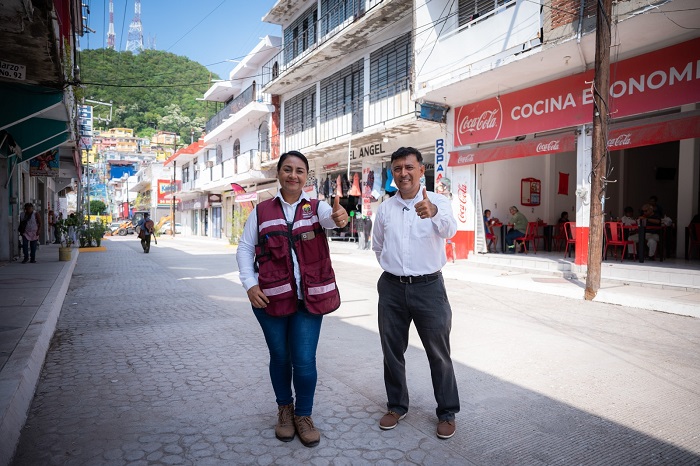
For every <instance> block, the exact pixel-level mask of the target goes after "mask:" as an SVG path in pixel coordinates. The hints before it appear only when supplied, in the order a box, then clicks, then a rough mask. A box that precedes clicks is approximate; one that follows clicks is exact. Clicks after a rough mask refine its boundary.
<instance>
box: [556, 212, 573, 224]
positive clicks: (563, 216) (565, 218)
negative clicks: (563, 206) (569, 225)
mask: <svg viewBox="0 0 700 466" xmlns="http://www.w3.org/2000/svg"><path fill="white" fill-rule="evenodd" d="M570 221H571V220H569V212H567V211H566V210H565V211H563V212H562V213H561V215H560V216H559V220H557V223H566V222H570Z"/></svg>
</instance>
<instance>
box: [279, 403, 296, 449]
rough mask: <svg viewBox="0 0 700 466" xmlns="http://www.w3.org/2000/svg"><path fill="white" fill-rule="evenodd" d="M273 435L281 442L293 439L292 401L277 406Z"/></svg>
mask: <svg viewBox="0 0 700 466" xmlns="http://www.w3.org/2000/svg"><path fill="white" fill-rule="evenodd" d="M275 437H277V438H278V439H279V440H282V441H283V442H291V441H292V440H293V439H294V403H290V404H288V405H284V406H279V407H278V408H277V425H276V426H275Z"/></svg>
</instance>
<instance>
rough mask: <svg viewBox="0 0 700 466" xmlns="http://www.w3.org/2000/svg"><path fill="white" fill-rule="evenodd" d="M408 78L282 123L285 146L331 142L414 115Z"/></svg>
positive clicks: (302, 148) (304, 147)
mask: <svg viewBox="0 0 700 466" xmlns="http://www.w3.org/2000/svg"><path fill="white" fill-rule="evenodd" d="M410 83H411V80H410V78H408V77H406V78H401V79H399V80H397V81H394V82H393V83H391V84H389V85H387V86H384V87H381V88H379V89H376V90H374V91H372V92H370V93H369V94H368V95H366V96H363V97H359V98H357V99H355V100H353V101H351V102H349V103H347V104H342V105H339V106H338V107H335V108H333V109H331V110H329V111H327V112H324V113H322V114H321V115H320V116H319V117H318V118H317V119H316V120H315V121H314V120H311V121H309V122H305V123H297V124H294V125H289V126H285V128H284V131H285V132H284V143H285V147H287V148H292V147H293V148H300V149H301V150H304V149H313V148H314V147H315V146H317V145H321V144H327V143H332V142H334V141H336V140H337V139H338V138H343V137H344V136H349V135H350V134H353V135H358V134H361V133H363V132H366V131H368V130H372V129H373V128H376V127H380V128H384V127H385V126H386V124H387V123H389V124H391V122H392V121H393V120H396V119H398V118H401V117H405V116H412V117H413V116H415V112H416V107H415V103H414V102H413V101H412V100H411V86H410Z"/></svg>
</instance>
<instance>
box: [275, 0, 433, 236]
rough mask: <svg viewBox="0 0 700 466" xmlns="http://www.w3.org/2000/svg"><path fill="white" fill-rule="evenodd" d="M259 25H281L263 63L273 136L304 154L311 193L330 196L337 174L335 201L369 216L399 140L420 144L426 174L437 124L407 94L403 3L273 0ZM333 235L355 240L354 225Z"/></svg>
mask: <svg viewBox="0 0 700 466" xmlns="http://www.w3.org/2000/svg"><path fill="white" fill-rule="evenodd" d="M263 21H266V22H269V23H273V24H279V25H280V26H282V29H283V37H284V43H283V48H282V50H281V51H280V52H279V53H278V54H277V55H276V56H275V57H273V58H272V59H271V60H269V61H268V63H267V64H266V65H265V67H264V69H263V71H264V75H263V91H264V92H267V93H269V94H272V95H273V96H278V98H279V106H280V114H279V125H278V126H273V128H272V138H273V140H276V139H277V138H279V142H280V153H284V152H286V151H290V150H298V151H300V152H302V153H303V154H304V155H306V156H307V158H309V161H310V170H311V173H310V180H311V182H310V184H311V186H307V190H308V191H309V192H311V193H312V195H315V193H316V192H318V196H319V197H320V198H322V199H330V198H331V197H332V196H333V193H334V191H335V190H334V185H336V182H337V181H338V180H339V179H340V181H341V184H342V191H343V192H342V194H343V196H342V198H341V205H343V206H344V207H345V208H346V209H347V210H348V211H353V210H354V211H356V212H357V213H358V215H359V214H360V213H361V214H363V215H371V214H372V211H373V210H375V209H376V202H377V201H379V200H380V199H381V198H382V196H383V195H384V193H385V188H387V187H389V189H390V190H395V188H390V181H387V180H386V179H385V176H386V168H387V166H388V160H389V157H390V156H391V153H392V152H393V151H395V150H396V149H398V148H399V147H401V146H413V147H416V148H418V149H419V150H420V151H421V152H422V153H423V154H424V158H425V160H426V162H427V165H428V169H429V172H430V173H432V165H433V161H434V152H435V140H436V139H439V138H443V137H444V129H445V127H444V126H441V125H440V123H439V122H436V121H430V120H427V119H424V118H421V111H420V110H421V106H420V105H417V104H416V103H415V102H414V100H413V99H412V95H411V94H412V86H413V80H412V73H413V68H414V63H413V61H414V59H413V57H414V52H413V35H412V25H413V3H412V2H411V1H410V0H393V1H376V0H367V1H350V0H349V1H308V0H296V1H295V0H289V1H288V0H280V1H278V2H277V3H276V4H275V5H274V6H273V7H272V9H271V10H270V11H269V12H268V13H267V14H266V15H265V16H264V17H263ZM433 107H434V106H433ZM438 107H439V106H438ZM426 108H427V106H426ZM438 113H439V112H438ZM431 117H433V118H434V119H437V120H440V119H441V118H442V115H439V114H438V115H437V116H436V117H434V116H431ZM429 178H431V177H429ZM314 180H315V181H316V183H315V184H314ZM360 180H361V181H362V183H361V185H360V183H359V181H360ZM431 181H432V180H431V179H430V180H429V182H431ZM369 184H371V185H372V186H369ZM431 187H432V186H430V185H429V188H431ZM335 233H339V234H340V235H341V236H343V235H345V236H354V235H355V233H356V229H355V228H354V225H353V224H351V225H348V226H347V227H346V228H345V229H344V230H342V231H340V232H337V231H336V232H335Z"/></svg>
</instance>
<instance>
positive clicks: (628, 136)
mask: <svg viewBox="0 0 700 466" xmlns="http://www.w3.org/2000/svg"><path fill="white" fill-rule="evenodd" d="M631 144H632V133H625V134H621V135H619V136H618V137H616V138H611V139H608V148H610V149H618V148H620V147H625V146H629V145H631Z"/></svg>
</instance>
